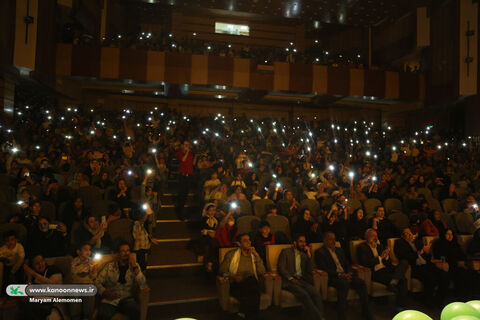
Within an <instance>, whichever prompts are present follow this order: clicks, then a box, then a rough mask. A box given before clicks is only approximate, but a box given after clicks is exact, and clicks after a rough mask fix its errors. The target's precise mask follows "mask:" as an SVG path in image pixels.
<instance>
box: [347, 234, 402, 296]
mask: <svg viewBox="0 0 480 320" xmlns="http://www.w3.org/2000/svg"><path fill="white" fill-rule="evenodd" d="M364 242H365V240H354V241H350V256H351V257H352V264H354V265H356V264H358V256H357V248H358V246H359V245H361V244H362V243H364ZM363 268H364V269H368V270H369V274H367V277H366V279H364V280H365V284H366V285H367V289H368V294H369V295H371V296H372V297H383V296H391V295H394V293H392V292H391V291H389V290H388V288H387V286H386V285H384V284H383V283H380V282H376V281H373V279H372V270H371V269H370V268H366V267H363Z"/></svg>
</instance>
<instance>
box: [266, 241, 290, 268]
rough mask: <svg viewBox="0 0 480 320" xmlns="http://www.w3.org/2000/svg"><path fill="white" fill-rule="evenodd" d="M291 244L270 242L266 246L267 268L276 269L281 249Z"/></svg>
mask: <svg viewBox="0 0 480 320" xmlns="http://www.w3.org/2000/svg"><path fill="white" fill-rule="evenodd" d="M291 246H292V245H291V244H272V245H268V246H267V269H268V271H273V272H276V271H277V265H278V256H279V255H280V252H282V250H283V249H286V248H290V247H291Z"/></svg>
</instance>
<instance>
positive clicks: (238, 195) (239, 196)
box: [228, 186, 247, 201]
mask: <svg viewBox="0 0 480 320" xmlns="http://www.w3.org/2000/svg"><path fill="white" fill-rule="evenodd" d="M232 188H233V193H232V194H231V195H230V196H229V197H228V200H229V201H230V200H247V196H246V195H245V194H244V193H243V188H242V187H241V186H234V187H232Z"/></svg>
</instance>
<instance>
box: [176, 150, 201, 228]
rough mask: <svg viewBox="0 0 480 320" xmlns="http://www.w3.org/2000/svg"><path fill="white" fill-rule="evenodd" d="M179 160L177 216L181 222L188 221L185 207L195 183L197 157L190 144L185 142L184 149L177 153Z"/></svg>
mask: <svg viewBox="0 0 480 320" xmlns="http://www.w3.org/2000/svg"><path fill="white" fill-rule="evenodd" d="M177 159H178V161H179V162H180V166H179V168H178V194H177V206H176V210H175V211H176V214H177V217H178V218H179V219H180V220H185V219H187V217H186V215H185V212H184V207H185V202H186V200H187V196H188V192H189V190H190V189H192V190H193V188H191V187H192V186H191V184H192V183H193V181H194V180H193V179H192V178H193V165H194V162H195V160H196V157H195V155H194V154H193V152H192V150H191V149H190V142H188V141H184V142H183V148H182V149H180V150H179V151H177Z"/></svg>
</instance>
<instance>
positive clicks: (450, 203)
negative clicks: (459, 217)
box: [442, 199, 459, 213]
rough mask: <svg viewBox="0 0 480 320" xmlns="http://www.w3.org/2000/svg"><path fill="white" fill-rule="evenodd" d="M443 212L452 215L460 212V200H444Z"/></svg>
mask: <svg viewBox="0 0 480 320" xmlns="http://www.w3.org/2000/svg"><path fill="white" fill-rule="evenodd" d="M442 206H443V211H445V212H446V213H450V211H458V210H459V206H458V200H457V199H444V200H443V201H442Z"/></svg>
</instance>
